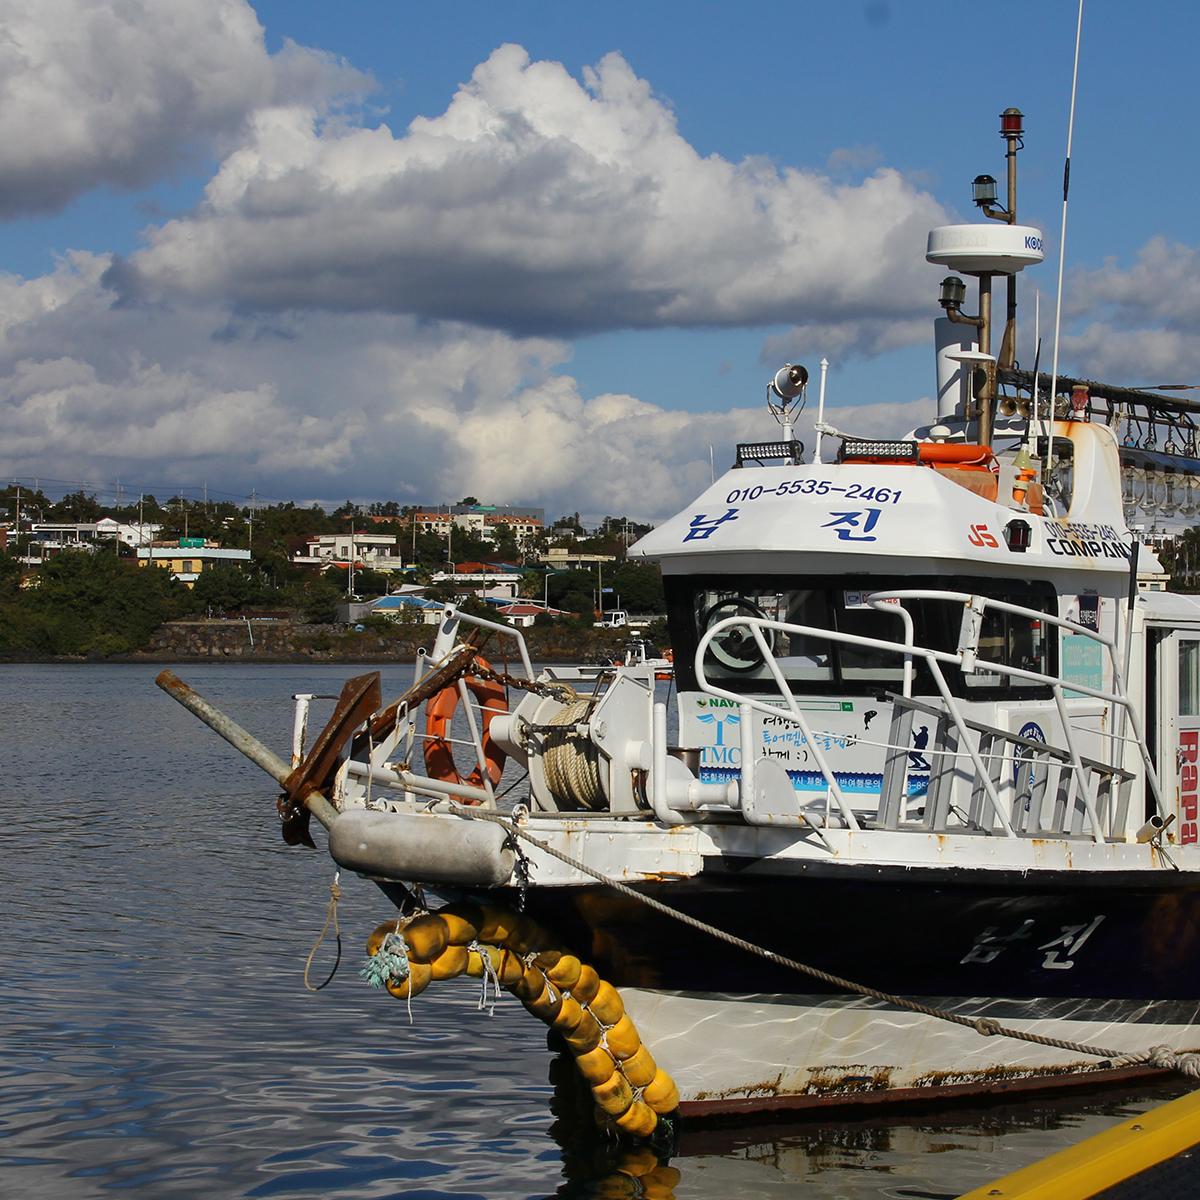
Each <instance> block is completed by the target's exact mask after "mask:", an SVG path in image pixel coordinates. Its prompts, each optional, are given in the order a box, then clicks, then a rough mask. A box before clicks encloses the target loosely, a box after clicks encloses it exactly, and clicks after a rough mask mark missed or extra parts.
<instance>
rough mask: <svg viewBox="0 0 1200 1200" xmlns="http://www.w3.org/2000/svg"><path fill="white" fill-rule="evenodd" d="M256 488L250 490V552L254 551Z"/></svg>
mask: <svg viewBox="0 0 1200 1200" xmlns="http://www.w3.org/2000/svg"><path fill="white" fill-rule="evenodd" d="M254 495H255V491H254V488H251V489H250V519H249V521H248V522H247V524H248V525H249V526H250V542H249V546H248V547H247V548H248V549H250V550H253V549H254Z"/></svg>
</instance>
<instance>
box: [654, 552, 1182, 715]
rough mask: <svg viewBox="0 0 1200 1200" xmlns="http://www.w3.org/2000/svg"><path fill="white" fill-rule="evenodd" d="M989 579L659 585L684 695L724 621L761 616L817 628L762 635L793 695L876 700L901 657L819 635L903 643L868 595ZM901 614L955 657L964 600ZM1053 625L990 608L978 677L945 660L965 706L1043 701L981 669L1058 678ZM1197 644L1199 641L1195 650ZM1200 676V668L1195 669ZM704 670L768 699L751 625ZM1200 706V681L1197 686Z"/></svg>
mask: <svg viewBox="0 0 1200 1200" xmlns="http://www.w3.org/2000/svg"><path fill="white" fill-rule="evenodd" d="M983 582H984V581H982V580H980V579H978V578H965V577H945V576H941V577H930V576H909V577H906V578H904V579H899V580H891V579H880V578H879V577H877V576H861V575H860V576H836V577H831V576H812V575H806V576H798V575H791V576H770V575H724V576H718V575H707V576H670V575H668V576H667V577H666V579H665V580H664V584H665V587H666V593H667V613H668V621H669V625H670V630H671V641H672V645H673V647H674V650H675V662H676V675H677V678H678V683H679V687H680V689H681V690H691V689H694V688H696V687H697V686H698V685H697V682H696V676H695V668H694V662H695V655H696V651H697V649H698V646H699V642H700V639H701V638H702V637H704V635H705V634H706V633H707V632H708V631H709V630H710V629H712V628H713V627H714V626H716V625H718V624H719V623H721V622H723V621H725V620H727V619H728V618H737V617H742V618H762V619H765V620H767V621H778V622H781V623H786V624H789V625H804V626H811V627H812V629H813V630H814V632H811V633H808V632H798V633H792V632H788V631H784V630H779V629H762V630H761V631H760V632H761V635H762V640H763V644H765V646H766V649H767V652H768V654H769V655H770V656H771V657H772V658H773V659H774V660H775V663H776V665H777V667H778V669H779V671H780V672H781V674H782V676H783V678H784V680H785V681H786V682H787V683H788V684H789V685H795V686H794V687H793V688H792V690H793V691H795V692H796V693H798V694H799V693H804V692H809V693H812V694H815V695H821V694H825V695H834V696H836V695H842V696H851V695H861V696H874V697H878V696H880V694H881V693H885V692H898V691H900V689H901V687H902V684H903V678H904V659H903V655H902V654H901V653H900V652H897V651H891V650H885V649H881V648H878V647H874V646H863V645H854V644H852V643H848V642H839V641H832V640H830V639H829V638H828V637H825V636H822V635H821V634H820V633H819V632H816V631H820V630H832V631H836V632H837V633H840V634H852V635H856V636H859V637H864V638H874V639H878V640H879V641H883V642H890V643H900V644H902V643H903V642H904V638H905V623H904V620H903V619H902V618H901V616H900V611H899V610H900V606H899V605H896V606H895V607H894V608H893V607H892V606H890V605H889V606H885V607H884V608H883V609H882V611H881V610H880V609H879V608H874V607H872V606H870V605H869V604H868V603H867V596H868V595H869V594H870V593H871V592H879V591H887V590H894V589H900V588H904V589H909V588H926V589H930V590H943V591H954V592H964V593H966V594H978V593H979V592H980V590H981V586H980V585H981V584H982V583H983ZM989 591H990V592H991V595H992V598H993V599H997V600H1004V601H1007V602H1009V603H1012V604H1019V605H1021V606H1022V607H1025V608H1032V609H1037V610H1040V611H1043V612H1047V613H1049V612H1053V611H1054V609H1055V603H1056V601H1055V595H1054V591H1053V589H1052V588H1051V587H1050V586H1049V584H1045V583H1039V582H1037V581H1030V582H1023V581H1016V580H1014V581H1010V582H1007V583H1004V584H1001V585H998V586H997V585H996V584H995V583H993V584H992V585H991V588H990V589H989ZM903 608H904V610H905V611H906V612H907V613H908V616H909V617H910V618H911V620H912V624H913V637H914V641H915V643H916V645H918V646H924V647H927V648H929V649H933V650H941V651H945V652H947V653H953V652H954V651H955V650H956V649H957V647H958V644H959V634H960V625H961V620H962V604H961V603H960V602H958V601H955V602H950V601H946V600H929V599H920V600H916V599H908V600H905V601H904V604H903ZM1053 629H1054V627H1053V626H1049V625H1047V624H1046V623H1045V622H1043V621H1040V620H1038V619H1037V618H1029V617H1020V616H1017V615H1015V614H1007V613H1004V612H1000V611H996V610H993V609H990V608H989V609H987V610H985V613H984V618H983V627H982V632H981V636H980V641H979V654H978V670H977V671H976V672H975V673H973V674H969V675H964V674H962V673H961V672H960V671H959V670H958V669H957V668H956V667H954V666H952V665H950V664H945V665H944V666H943V670H944V672H945V674H946V679H947V683H948V684H949V686H950V688H951V690H952V692H953V693H954V694H956V695H959V696H963V697H965V698H968V699H971V700H991V699H1003V698H1004V697H1006V696H1012V695H1019V696H1026V697H1029V698H1031V699H1032V698H1048V697H1049V696H1050V694H1051V692H1050V688H1049V685H1047V684H1042V683H1037V682H1031V681H1028V680H1022V679H1013V678H1011V677H1010V676H1006V675H1004V674H1003V673H1002V672H1000V671H994V670H988V669H987V664H988V663H1004V664H1006V665H1010V666H1014V667H1019V668H1021V669H1023V670H1028V671H1034V672H1037V673H1039V674H1046V675H1053V674H1054V670H1055V669H1056V668H1055V664H1056V661H1057V657H1058V656H1057V639H1056V638H1054V637H1052V636H1050V634H1051V633H1052V632H1053ZM1197 645H1200V643H1197ZM1197 671H1200V661H1198V662H1197ZM704 672H705V675H706V677H707V678H708V679H709V680H710V681H711V682H712V683H714V684H716V685H718V686H720V687H724V688H727V689H729V690H730V691H735V692H746V693H773V692H775V691H776V690H777V689H776V684H775V681H774V679H773V677H772V673H771V669H770V667H769V666H768V665H767V663H766V661H765V660H764V656H763V652H762V646H760V644H759V642H758V640H757V639H756V638H755V636H754V633H753V631H752V629H751V627H750V626H748V625H745V624H735V625H731V626H730V627H729V628H727V629H724V630H722V631H721V632H720V633H719V634H717V636H716V637H714V638H713V639H712V640H711V641H710V642H709V645H708V648H707V650H706V653H705V657H704ZM913 688H914V693H915V694H916V695H919V696H930V695H936V694H937V685H936V683H935V681H934V679H933V677H932V675H931V674H930V672H929V670H928V668H927V667H926V665H925V663H924V660H922V659H920V658H919V657H914V659H913ZM1194 692H1195V695H1196V697H1197V700H1196V703H1197V704H1198V705H1200V681H1198V682H1197V685H1196V687H1195V689H1194Z"/></svg>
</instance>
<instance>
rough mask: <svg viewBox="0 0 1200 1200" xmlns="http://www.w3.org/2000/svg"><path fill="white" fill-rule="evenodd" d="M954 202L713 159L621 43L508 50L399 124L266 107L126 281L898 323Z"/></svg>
mask: <svg viewBox="0 0 1200 1200" xmlns="http://www.w3.org/2000/svg"><path fill="white" fill-rule="evenodd" d="M801 132H802V131H801ZM944 219H945V213H944V211H943V210H942V208H941V207H940V206H939V205H938V204H937V202H936V201H935V200H934V199H933V198H932V197H931V196H930V195H929V194H927V193H925V192H921V191H919V190H917V189H916V188H914V187H913V186H912V185H911V184H909V183H908V182H906V180H905V179H904V177H903V176H902V175H900V174H899V173H898V172H896V171H893V170H887V169H880V170H877V171H876V172H875V173H874V174H872V175H870V176H869V177H868V178H866V179H864V180H863V181H861V182H859V183H857V184H853V185H851V184H839V183H835V182H834V181H833V180H831V179H830V178H829V177H827V176H825V175H822V174H820V173H819V172H815V171H807V170H799V169H793V168H786V169H780V168H778V167H776V166H775V165H773V164H771V163H769V162H766V161H763V160H759V159H747V160H745V161H743V162H740V163H732V162H729V161H727V160H725V159H722V158H720V157H719V156H716V155H712V156H709V157H701V156H700V155H699V154H698V153H697V152H696V151H695V150H694V149H693V148H692V146H691V145H689V144H688V142H686V141H685V140H684V139H683V138H682V137H681V136H680V134H679V132H678V130H677V128H676V123H675V120H674V117H673V115H672V113H671V112H670V110H669V109H668V108H667V107H666V105H665V104H664V103H663V102H662V101H660V100H659V99H657V98H656V97H655V96H654V95H653V93H652V91H651V89H650V86H649V84H648V83H647V82H646V81H645V80H642V79H639V78H638V77H637V76H636V75H635V74H634V73H633V71H632V70H631V69H630V67H629V65H628V64H627V63H626V62H625V60H624V59H623V58H622V57H621V56H620V55H619V54H609V55H607V56H606V57H605V58H603V59H602V60H601V61H600V63H599V64H598V65H597V66H596V67H595V68H594V69H590V70H588V71H587V72H585V74H584V79H583V82H582V83H580V82H578V81H577V80H575V79H574V78H572V76H571V75H570V74H569V73H568V72H567V71H566V70H565V69H564V68H563V67H562V66H561V65H560V64H558V63H553V62H531V61H530V60H529V57H528V55H527V54H526V52H525V51H524V50H523V49H521V47H519V46H512V45H508V46H502V47H500V48H499V49H497V50H496V51H495V52H494V53H493V54H492V55H491V56H490V57H489V58H488V59H487V61H486V62H484V63H482V64H480V66H478V67H477V68H476V70H475V72H474V74H473V75H472V77H471V80H470V82H469V83H467V84H465V85H463V86H462V87H461V88H460V89H459V90H458V92H457V94H456V95H455V96H454V98H453V100H452V101H451V103H450V105H449V107H448V108H447V109H446V111H445V112H444V113H443V114H441V115H440V116H437V117H434V118H428V119H427V118H420V119H417V120H415V121H413V122H412V124H411V125H410V126H409V128H408V129H407V131H406V132H405V133H404V134H403V135H402V136H394V135H393V134H392V132H391V131H390V130H388V129H387V128H386V127H379V128H374V129H367V128H349V127H347V126H345V125H339V126H337V127H334V126H333V125H331V124H326V125H321V124H320V122H319V121H317V120H316V119H315V114H314V113H313V111H312V110H311V109H309V108H305V107H303V106H277V107H274V108H270V109H262V110H259V111H258V112H257V113H256V115H255V118H254V120H253V122H252V124H251V127H250V130H249V132H248V134H247V136H246V138H245V140H244V142H243V144H242V145H240V146H239V147H238V149H236V150H235V151H234V152H232V153H231V154H230V155H229V156H228V157H227V158H226V159H225V161H224V162H223V163H222V165H221V168H220V170H219V172H218V174H217V175H216V177H215V178H214V179H213V180H212V181H211V183H210V184H209V186H208V189H207V191H206V193H205V198H204V201H203V203H202V205H201V206H200V207H199V208H198V209H197V210H196V211H195V212H193V213H192V214H190V215H189V216H186V217H183V218H180V219H178V220H174V221H170V222H168V223H166V224H165V225H163V226H162V227H161V228H158V229H156V230H153V231H152V232H151V233H150V234H149V235H148V236H149V244H148V245H147V247H146V248H145V249H144V250H142V251H140V252H138V253H136V254H135V255H133V256H132V258H131V260H129V261H128V262H125V263H123V264H120V266H119V268H118V269H117V270H116V271H115V272H114V275H113V279H114V281H115V282H116V283H117V284H118V285H119V286H120V287H122V288H123V289H124V290H125V291H126V292H127V293H128V294H130V295H138V296H179V295H189V296H194V297H201V298H215V297H230V298H232V299H233V300H234V301H235V302H236V303H238V304H240V305H242V306H245V307H250V308H256V309H263V310H271V309H274V310H286V309H291V308H297V307H304V308H324V309H328V310H331V311H368V310H377V311H388V312H395V313H411V314H416V315H420V316H425V317H434V318H439V319H450V320H460V321H467V322H472V323H475V324H479V325H484V326H489V327H493V328H501V329H506V330H508V331H510V332H514V333H517V334H527V333H531V332H532V333H552V334H569V333H578V332H587V331H594V330H601V329H619V328H630V327H633V328H649V327H657V326H674V325H678V326H683V325H691V326H694V325H707V324H711V325H753V324H771V323H783V322H789V323H790V322H794V321H805V320H808V321H821V322H824V323H837V322H839V321H841V320H843V319H845V318H847V317H848V316H850V315H851V314H853V315H854V317H855V318H856V319H861V318H866V319H873V320H876V321H878V322H888V321H894V320H896V319H899V320H904V319H905V318H908V317H909V316H911V314H912V313H913V312H914V310H915V309H916V308H918V307H927V299H928V297H927V292H928V287H929V284H928V278H927V274H928V273H927V271H926V270H925V268H924V264H923V261H922V252H923V248H924V239H925V235H926V232H927V230H928V228H929V227H930V225H931V224H936V223H937V222H939V221H942V220H944Z"/></svg>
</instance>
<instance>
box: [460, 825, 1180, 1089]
mask: <svg viewBox="0 0 1200 1200" xmlns="http://www.w3.org/2000/svg"><path fill="white" fill-rule="evenodd" d="M454 807H455V812H457V813H458V814H459V815H460V816H464V817H466V818H468V819H469V820H472V821H493V822H495V824H497V825H500V826H502V827H503V828H505V829H506V830H508V833H509V835H510V836H511V837H517V838H520V839H522V840H523V841H526V842H528V843H529V844H530V845H531V846H535V847H536V848H537V849H538V850H540V851H542V853H543V854H548V855H550V857H551V858H557V859H558V860H559V861H560V862H563V863H565V864H566V865H567V866H569V867H572V868H573V869H574V870H576V871H579V872H580V873H581V874H583V875H587V876H590V877H591V878H592V879H594V880H596V881H597V882H598V883H602V884H604V885H605V886H606V887H610V888H612V889H613V890H614V891H616V892H619V893H620V894H621V895H623V896H628V897H629V898H630V899H632V900H636V901H638V902H639V903H641V904H644V905H646V906H647V907H648V908H652V909H654V910H655V911H656V912H659V913H662V914H663V916H666V917H670V918H671V919H672V920H674V921H679V922H680V923H681V924H684V925H689V926H691V927H692V928H693V929H697V930H699V931H700V932H701V933H706V934H708V935H709V936H710V937H713V938H716V939H717V940H718V941H722V942H726V943H727V944H728V945H730V946H734V947H736V948H737V949H739V950H744V951H746V953H748V954H755V955H757V956H758V957H759V958H765V959H766V960H767V961H768V962H772V963H775V964H777V965H778V966H782V967H788V968H789V969H790V970H793V971H798V972H800V973H801V974H803V975H808V976H810V977H812V978H813V979H819V980H820V981H821V982H823V983H828V984H830V985H831V986H833V987H836V988H838V989H839V990H841V991H844V992H853V993H855V994H857V995H860V996H867V997H869V998H871V999H873V1000H879V1001H882V1002H883V1003H885V1004H891V1005H894V1006H895V1007H897V1008H903V1009H906V1010H907V1011H909V1012H914V1013H919V1014H921V1015H922V1016H926V1017H935V1018H937V1019H939V1020H942V1021H949V1022H951V1023H952V1024H955V1025H961V1026H963V1027H965V1028H969V1029H974V1030H975V1032H976V1033H978V1034H981V1035H982V1036H984V1037H1007V1038H1015V1039H1017V1040H1018V1041H1022V1042H1031V1043H1033V1044H1035V1045H1038V1046H1048V1047H1051V1048H1052V1049H1056V1050H1069V1051H1071V1052H1073V1053H1076V1054H1088V1055H1092V1056H1093V1057H1095V1058H1100V1059H1106V1060H1108V1062H1109V1065H1110V1066H1111V1067H1112V1068H1125V1067H1133V1066H1137V1065H1139V1064H1141V1063H1146V1064H1148V1065H1150V1066H1153V1067H1157V1068H1160V1069H1162V1070H1172V1071H1179V1072H1181V1073H1182V1074H1184V1075H1188V1076H1190V1077H1191V1078H1193V1079H1200V1054H1194V1053H1186V1052H1180V1051H1176V1050H1174V1049H1173V1048H1172V1047H1170V1046H1152V1047H1151V1048H1150V1049H1149V1050H1148V1051H1146V1052H1144V1053H1142V1054H1123V1053H1122V1052H1121V1051H1119V1050H1108V1049H1105V1048H1104V1047H1101V1046H1089V1045H1087V1044H1086V1043H1083V1042H1073V1041H1069V1040H1066V1039H1064V1038H1052V1037H1046V1036H1045V1035H1044V1034H1040V1033H1031V1032H1029V1031H1028V1030H1023V1029H1015V1028H1013V1027H1012V1026H1011V1025H1003V1024H1001V1023H1000V1022H999V1021H996V1020H994V1019H993V1018H992V1017H967V1016H963V1015H962V1014H961V1013H954V1012H950V1011H948V1010H947V1009H944V1008H935V1007H933V1006H931V1005H928V1004H922V1003H920V1002H919V1001H917V1000H910V999H908V998H907V997H905V996H897V995H894V994H893V993H891V992H884V991H880V990H879V989H878V988H873V987H868V986H867V985H866V984H862V983H856V982H855V981H854V980H852V979H845V978H843V977H842V976H840V975H833V974H831V973H830V972H829V971H823V970H821V968H820V967H814V966H812V965H810V964H809V963H802V962H799V961H797V960H796V959H794V958H789V957H788V956H787V955H784V954H777V953H776V952H775V951H774V950H768V949H767V948H766V947H764V946H759V945H756V944H755V943H754V942H750V941H747V940H746V939H745V938H743V937H739V936H738V935H737V934H735V933H729V932H727V931H726V930H724V929H719V928H717V926H715V925H710V924H709V923H708V922H707V921H701V920H700V919H699V918H698V917H693V916H691V915H690V914H689V913H685V912H682V911H680V910H679V909H677V908H673V907H672V906H671V905H669V904H664V903H663V902H662V901H661V900H656V899H655V898H654V897H653V896H647V895H644V894H643V893H642V892H639V891H637V890H636V889H635V888H632V887H630V886H629V885H628V884H626V883H622V882H621V881H620V880H619V879H613V878H612V877H611V876H609V875H605V874H604V873H603V872H602V871H597V870H596V869H595V868H594V867H590V866H588V865H587V863H584V862H580V861H579V860H578V859H576V858H572V857H571V855H569V854H565V853H563V851H561V850H556V849H555V848H554V847H553V846H551V845H549V844H548V843H546V842H543V841H542V840H541V839H540V838H536V837H534V836H533V835H532V834H531V833H528V832H527V831H526V830H524V829H522V828H520V826H519V825H517V824H516V823H515V822H513V821H512V820H511V819H509V818H508V817H506V816H503V815H501V814H499V813H492V812H484V811H481V810H479V809H477V808H463V807H461V806H459V805H455V806H454Z"/></svg>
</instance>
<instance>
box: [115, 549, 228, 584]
mask: <svg viewBox="0 0 1200 1200" xmlns="http://www.w3.org/2000/svg"><path fill="white" fill-rule="evenodd" d="M137 557H138V566H139V567H149V566H155V567H161V568H162V569H163V570H164V571H170V572H171V574H172V575H173V576H174V577H175V578H176V579H178V580H179V582H180V583H186V584H187V586H188V587H192V586H194V585H195V582H196V580H197V579H199V577H200V572H201V571H205V570H208V569H209V568H211V567H216V566H222V565H231V566H232V565H238V566H245V565H246V564H247V563H249V561H250V551H249V550H226V549H224V548H223V547H221V546H217V545H212V544H209V543H208V542H206V541H205V540H204V538H179V539H178V540H176V541H174V542H159V543H157V544H156V545H153V546H139V547H138V552H137Z"/></svg>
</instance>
